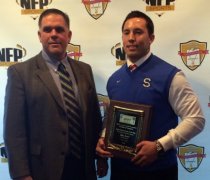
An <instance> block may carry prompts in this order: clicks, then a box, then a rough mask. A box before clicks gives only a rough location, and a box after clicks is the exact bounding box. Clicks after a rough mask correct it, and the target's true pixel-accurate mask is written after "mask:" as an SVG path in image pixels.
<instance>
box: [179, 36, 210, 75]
mask: <svg viewBox="0 0 210 180" xmlns="http://www.w3.org/2000/svg"><path fill="white" fill-rule="evenodd" d="M206 54H208V50H207V43H206V42H199V41H196V40H192V41H188V42H185V43H180V51H179V55H180V56H181V58H182V61H183V63H184V64H185V65H186V66H187V67H188V68H189V69H190V70H192V71H193V70H195V69H196V68H198V67H199V66H200V65H201V63H202V62H203V60H204V58H205V55H206Z"/></svg>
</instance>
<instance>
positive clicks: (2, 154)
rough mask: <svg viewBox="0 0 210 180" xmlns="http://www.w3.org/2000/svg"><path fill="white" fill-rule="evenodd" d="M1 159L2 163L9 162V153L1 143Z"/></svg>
mask: <svg viewBox="0 0 210 180" xmlns="http://www.w3.org/2000/svg"><path fill="white" fill-rule="evenodd" d="M0 159H1V162H2V163H5V162H7V153H6V150H5V146H4V143H0Z"/></svg>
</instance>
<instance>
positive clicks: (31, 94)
mask: <svg viewBox="0 0 210 180" xmlns="http://www.w3.org/2000/svg"><path fill="white" fill-rule="evenodd" d="M38 36H39V40H40V42H41V43H42V46H43V50H42V51H41V52H40V53H39V54H38V55H36V56H34V57H33V58H31V59H29V60H27V61H25V62H23V63H19V64H16V65H13V66H10V67H9V68H8V82H7V87H6V96H5V113H4V140H5V147H6V151H7V155H8V161H9V171H10V175H11V178H12V179H16V180H80V179H81V180H95V179H96V171H95V146H96V142H97V140H98V137H99V132H100V131H101V115H100V110H99V105H98V99H97V94H96V89H95V84H94V79H93V75H92V70H91V67H90V66H89V65H88V64H85V63H83V62H79V61H75V60H72V59H70V58H69V57H67V55H66V47H67V45H68V43H69V42H70V39H71V36H72V33H71V30H70V28H69V17H68V15H66V14H65V13H63V12H62V11H60V10H58V9H48V10H45V11H44V12H43V13H42V14H41V16H40V18H39V31H38ZM60 62H62V64H63V65H64V66H65V69H66V70H67V72H68V73H69V74H70V77H71V81H72V84H73V91H74V94H75V95H74V96H75V98H76V101H77V103H78V104H79V111H80V117H81V123H80V126H81V132H80V133H81V137H82V141H81V142H80V143H81V146H80V148H81V150H82V151H81V154H80V155H81V156H79V158H78V157H76V156H75V155H74V153H72V148H71V146H70V141H71V140H70V139H71V137H70V133H71V132H72V131H73V130H74V127H72V126H70V125H69V124H70V123H69V118H68V115H67V107H66V104H65V101H64V94H63V91H62V86H61V83H60V77H59V73H58V71H57V67H58V64H59V63H60ZM70 111H71V109H70Z"/></svg>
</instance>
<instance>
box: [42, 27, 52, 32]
mask: <svg viewBox="0 0 210 180" xmlns="http://www.w3.org/2000/svg"><path fill="white" fill-rule="evenodd" d="M43 31H44V32H47V33H49V32H51V31H52V28H50V27H45V28H44V29H43Z"/></svg>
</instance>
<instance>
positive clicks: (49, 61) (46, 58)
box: [42, 50, 68, 68]
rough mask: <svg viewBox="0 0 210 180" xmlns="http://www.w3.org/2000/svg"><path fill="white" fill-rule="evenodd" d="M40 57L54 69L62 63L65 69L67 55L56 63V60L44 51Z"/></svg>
mask: <svg viewBox="0 0 210 180" xmlns="http://www.w3.org/2000/svg"><path fill="white" fill-rule="evenodd" d="M42 56H43V58H44V60H45V61H46V62H47V63H49V64H51V65H53V66H54V67H56V68H57V66H58V64H59V63H60V62H62V63H63V64H64V66H65V67H66V66H67V64H68V59H67V55H66V56H65V57H64V58H63V59H62V60H61V61H58V60H57V59H55V58H52V57H50V56H49V55H48V54H47V53H46V52H45V51H44V50H42Z"/></svg>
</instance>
